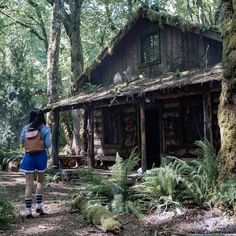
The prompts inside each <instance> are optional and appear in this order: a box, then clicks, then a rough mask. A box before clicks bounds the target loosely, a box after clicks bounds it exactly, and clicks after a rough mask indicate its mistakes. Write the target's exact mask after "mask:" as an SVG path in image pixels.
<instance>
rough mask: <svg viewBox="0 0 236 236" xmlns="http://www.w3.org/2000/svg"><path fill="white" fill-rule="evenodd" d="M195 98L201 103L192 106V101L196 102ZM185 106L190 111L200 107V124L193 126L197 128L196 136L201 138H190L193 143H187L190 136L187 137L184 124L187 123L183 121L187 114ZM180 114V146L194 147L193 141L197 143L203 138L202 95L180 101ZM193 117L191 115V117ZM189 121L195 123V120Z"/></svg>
mask: <svg viewBox="0 0 236 236" xmlns="http://www.w3.org/2000/svg"><path fill="white" fill-rule="evenodd" d="M196 97H197V98H198V99H199V100H200V101H201V102H199V103H195V104H194V101H196ZM187 106H188V107H189V108H190V109H192V108H193V107H196V106H198V107H200V108H201V113H200V114H201V115H202V119H201V123H198V124H195V126H196V125H197V126H198V131H197V132H198V135H199V136H201V135H202V137H198V138H197V137H196V138H194V137H191V138H192V139H193V141H187V140H188V138H189V137H190V136H188V135H187V128H186V127H187V126H186V124H187V123H188V121H185V119H186V117H185V116H186V115H187V112H186V108H187ZM180 112H181V124H182V127H183V129H182V132H181V133H182V135H181V136H182V138H181V139H182V145H184V146H186V147H187V146H188V147H191V146H195V145H194V142H195V141H197V140H200V139H202V138H204V110H203V96H202V95H194V96H193V97H192V96H190V97H188V98H186V99H184V100H182V102H181V110H180ZM192 116H193V115H192ZM190 120H193V122H196V120H195V119H190ZM201 125H202V127H201Z"/></svg>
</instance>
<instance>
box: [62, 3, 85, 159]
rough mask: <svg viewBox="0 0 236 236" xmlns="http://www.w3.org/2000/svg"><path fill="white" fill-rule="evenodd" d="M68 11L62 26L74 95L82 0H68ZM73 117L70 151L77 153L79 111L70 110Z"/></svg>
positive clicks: (81, 62)
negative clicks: (68, 53) (64, 30)
mask: <svg viewBox="0 0 236 236" xmlns="http://www.w3.org/2000/svg"><path fill="white" fill-rule="evenodd" d="M68 4H69V8H70V13H67V12H64V14H65V18H64V21H63V23H64V26H65V29H66V33H67V35H68V37H69V39H70V46H71V72H72V77H71V82H72V83H71V84H72V88H71V94H72V95H75V93H76V90H77V80H78V78H79V76H80V75H81V74H82V72H83V68H84V60H83V49H82V43H81V35H80V32H81V10H82V4H83V0H70V1H68ZM72 119H73V141H72V151H73V152H75V153H76V154H79V152H80V151H81V143H82V142H83V141H82V140H81V137H80V129H81V127H80V123H81V111H80V110H78V109H77V110H74V111H73V112H72Z"/></svg>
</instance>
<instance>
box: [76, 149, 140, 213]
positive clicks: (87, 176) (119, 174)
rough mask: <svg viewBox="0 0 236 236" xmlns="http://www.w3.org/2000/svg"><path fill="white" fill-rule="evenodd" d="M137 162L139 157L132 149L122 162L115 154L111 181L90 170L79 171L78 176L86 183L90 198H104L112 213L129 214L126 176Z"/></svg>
mask: <svg viewBox="0 0 236 236" xmlns="http://www.w3.org/2000/svg"><path fill="white" fill-rule="evenodd" d="M138 162H139V155H138V153H137V152H136V149H134V150H133V151H132V152H131V154H130V156H129V158H128V159H126V160H123V158H122V157H121V156H120V155H119V154H118V153H117V154H116V163H115V164H114V165H113V166H112V167H110V170H111V175H112V178H111V180H108V179H106V178H105V177H103V176H102V175H101V174H100V173H99V172H97V171H96V170H94V169H91V168H90V169H89V168H86V169H85V168H84V169H81V170H80V171H79V172H78V176H79V178H81V179H82V180H84V181H85V182H87V183H88V187H87V188H86V189H87V191H88V192H89V194H90V196H91V197H92V198H97V197H100V198H104V197H105V198H106V199H107V201H110V208H111V209H112V211H113V212H114V213H125V212H126V213H127V212H129V213H130V212H131V210H130V209H129V206H128V205H127V202H128V195H129V181H128V176H129V174H130V173H131V171H132V170H133V169H134V167H135V166H136V165H137V164H138ZM103 200H104V199H103ZM107 201H106V202H107ZM137 211H138V210H137Z"/></svg>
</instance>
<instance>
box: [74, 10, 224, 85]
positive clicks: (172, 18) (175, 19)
mask: <svg viewBox="0 0 236 236" xmlns="http://www.w3.org/2000/svg"><path fill="white" fill-rule="evenodd" d="M140 19H148V20H150V21H151V22H156V23H158V25H159V27H160V28H163V26H164V24H166V25H171V26H173V27H176V28H180V29H181V30H182V31H183V32H193V33H197V34H200V33H201V34H202V35H203V36H204V37H207V38H211V39H214V40H217V41H220V42H222V39H221V36H220V33H219V31H218V29H217V28H215V27H208V28H206V27H205V26H203V25H200V24H196V23H191V22H190V21H187V20H185V19H184V18H182V17H180V16H178V15H171V14H167V13H163V12H157V11H155V10H152V9H147V8H140V9H139V10H138V11H137V13H136V14H135V15H134V16H133V18H132V19H131V20H130V21H129V22H128V23H127V24H126V25H125V26H124V27H123V28H122V29H121V30H120V31H119V32H118V34H117V35H116V36H115V37H114V38H113V40H112V41H111V42H110V44H109V45H108V46H106V47H105V48H104V50H103V51H102V52H101V53H100V54H98V56H97V57H96V59H95V60H94V61H93V63H92V64H91V65H90V66H89V67H87V69H86V70H85V72H84V73H83V74H82V75H81V76H80V78H79V79H78V87H80V86H81V84H83V82H84V80H85V79H86V78H87V77H88V76H89V74H91V72H92V71H93V70H95V69H96V68H97V66H98V65H100V64H101V62H102V61H103V59H104V58H105V57H107V56H109V55H112V54H113V51H114V49H115V48H116V46H117V45H118V44H119V42H120V40H121V39H122V38H123V37H124V36H125V35H126V34H127V33H128V32H129V31H130V30H131V29H132V27H133V26H134V24H135V23H136V22H137V21H138V20H140Z"/></svg>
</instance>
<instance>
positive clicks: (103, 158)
mask: <svg viewBox="0 0 236 236" xmlns="http://www.w3.org/2000/svg"><path fill="white" fill-rule="evenodd" d="M94 160H95V166H98V162H100V166H103V162H104V161H106V162H115V161H116V157H115V156H103V155H96V156H95V157H94Z"/></svg>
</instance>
